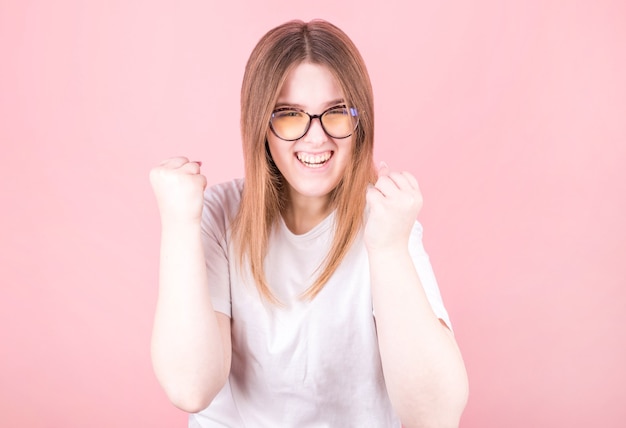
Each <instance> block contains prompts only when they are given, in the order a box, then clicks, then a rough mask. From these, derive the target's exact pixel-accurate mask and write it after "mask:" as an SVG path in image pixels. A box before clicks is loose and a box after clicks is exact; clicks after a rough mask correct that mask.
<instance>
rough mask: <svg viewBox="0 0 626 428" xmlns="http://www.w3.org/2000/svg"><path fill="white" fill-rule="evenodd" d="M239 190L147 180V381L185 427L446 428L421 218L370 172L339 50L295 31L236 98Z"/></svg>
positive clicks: (385, 171) (446, 372)
mask: <svg viewBox="0 0 626 428" xmlns="http://www.w3.org/2000/svg"><path fill="white" fill-rule="evenodd" d="M241 127H242V138H243V149H244V160H245V181H244V180H233V181H231V182H227V183H223V184H218V185H214V186H211V187H209V188H208V189H206V190H205V187H206V179H205V178H204V176H203V175H201V171H200V166H201V165H200V162H190V161H189V160H188V159H186V158H183V157H178V158H173V159H169V160H167V161H165V162H163V163H162V164H161V165H159V166H158V167H156V168H154V169H153V170H152V171H151V182H152V186H153V189H154V192H155V195H156V198H157V202H158V206H159V211H160V214H161V220H162V236H161V262H160V284H159V298H158V304H157V309H156V317H155V322H154V332H153V338H152V356H153V364H154V369H155V372H156V375H157V377H158V379H159V381H160V383H161V385H162V386H163V388H164V389H165V391H166V393H167V395H168V397H169V398H170V399H171V401H172V402H173V403H174V404H175V405H176V406H178V407H179V408H181V409H183V410H185V411H187V412H189V413H191V415H190V417H189V426H190V427H255V428H256V427H271V428H276V427H348V426H355V427H399V426H400V425H401V424H404V426H405V427H453V426H457V425H458V423H459V418H460V415H461V413H462V411H463V408H464V406H465V402H466V399H467V379H466V373H465V368H464V365H463V361H462V358H461V354H460V352H459V350H458V348H457V345H456V343H455V340H454V337H453V335H452V333H451V331H450V329H449V326H450V322H449V319H448V315H447V313H446V310H445V308H444V306H443V304H442V301H441V297H440V294H439V290H438V288H437V283H436V280H435V277H434V275H433V272H432V269H431V267H430V263H429V261H428V256H427V255H426V253H425V252H424V248H423V246H422V242H421V236H422V228H421V226H420V225H419V223H417V222H416V217H417V214H418V212H419V210H420V208H421V205H422V197H421V193H420V190H419V187H418V183H417V181H416V180H415V178H414V177H413V176H412V175H411V174H409V173H407V172H391V171H390V170H389V168H388V167H387V166H386V165H384V164H381V165H380V166H379V167H378V168H374V166H373V159H372V153H373V135H374V108H373V101H372V89H371V85H370V81H369V77H368V75H367V71H366V68H365V65H364V63H363V60H362V58H361V56H360V55H359V53H358V51H357V49H356V47H355V46H354V45H353V43H352V42H351V41H350V39H349V38H348V37H347V36H346V35H345V34H344V33H343V32H342V31H341V30H339V29H338V28H337V27H335V26H333V25H332V24H330V23H327V22H325V21H320V20H316V21H311V22H308V23H304V22H300V21H293V22H288V23H286V24H284V25H281V26H279V27H277V28H275V29H273V30H271V31H269V32H268V33H267V34H266V35H265V36H264V37H263V38H262V39H261V40H260V41H259V43H258V45H257V46H256V47H255V49H254V50H253V52H252V54H251V56H250V59H249V61H248V64H247V66H246V71H245V76H244V81H243V86H242V90H241Z"/></svg>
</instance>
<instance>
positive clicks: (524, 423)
mask: <svg viewBox="0 0 626 428" xmlns="http://www.w3.org/2000/svg"><path fill="white" fill-rule="evenodd" d="M175 3H176V6H175ZM315 17H322V18H326V19H328V20H330V21H332V22H334V23H336V24H337V25H339V26H340V27H341V28H343V29H344V30H345V31H346V32H347V33H348V34H349V35H350V36H351V37H352V38H353V40H354V41H355V42H356V44H357V45H358V46H359V48H360V49H361V52H362V54H363V56H364V57H365V60H366V62H367V63H368V65H369V70H370V73H371V77H372V80H373V84H374V88H375V95H376V112H377V131H376V132H377V135H376V137H377V138H376V142H377V148H376V155H377V159H379V160H385V161H386V162H387V163H388V164H390V165H391V166H392V167H393V168H395V169H407V170H410V171H412V172H414V173H415V174H416V175H417V176H418V178H419V180H420V182H421V185H422V188H423V192H424V196H425V201H426V204H425V208H424V210H423V211H422V214H421V216H420V218H421V221H422V222H423V224H424V226H425V229H426V235H425V244H426V246H427V249H428V251H429V253H430V255H431V259H432V262H433V265H434V267H435V271H436V273H437V275H438V278H439V282H440V287H441V289H442V293H443V296H444V299H445V302H446V304H447V307H448V309H449V311H450V313H451V315H452V320H453V323H454V326H455V331H456V335H457V339H458V341H459V344H460V346H461V347H462V350H463V353H464V356H465V361H466V364H467V369H468V372H469V377H470V383H471V393H470V401H469V404H468V407H467V410H466V412H465V414H464V417H463V420H462V424H461V426H462V427H465V428H484V427H497V428H499V427H508V428H528V427H592V426H593V427H623V426H624V424H625V422H624V421H625V420H626V410H625V409H626V407H624V402H625V401H626V364H625V363H626V330H625V328H624V325H625V324H626V291H625V288H626V257H625V256H626V221H625V216H626V172H625V171H626V168H625V167H624V164H625V163H626V77H625V76H626V24H625V23H626V4H625V3H624V2H623V1H608V0H600V1H599V0H595V1H594V0H588V1H578V2H568V1H556V0H552V1H550V0H548V1H539V0H532V1H512V0H509V1H495V0H493V1H490V0H477V1H473V2H457V3H454V4H451V3H450V2H411V1H406V2H404V3H398V4H396V3H394V2H393V1H383V2H371V4H366V3H364V2H363V1H352V0H345V1H336V0H333V1H324V0H322V1H315V2H285V1H271V2H261V1H258V2H257V1H254V2H253V1H250V2H249V4H246V5H245V6H244V5H242V4H237V2H223V1H221V2H211V1H193V2H192V1H189V2H166V1H162V0H160V1H134V2H128V1H121V0H116V1H93V2H88V1H82V2H81V1H78V0H65V1H58V2H46V1H35V0H31V1H7V0H4V1H0V55H1V56H0V60H1V61H2V63H1V66H0V143H1V147H2V155H1V157H0V186H1V187H0V201H1V203H2V210H1V212H0V216H1V219H0V220H1V222H0V239H1V247H0V281H1V288H0V344H1V345H0V346H1V347H2V348H1V349H2V351H1V352H0V376H1V378H0V385H1V386H0V426H3V427H16V426H21V427H79V426H81V427H82V426H89V427H122V428H123V427H152V426H162V427H175V426H178V427H182V426H185V423H186V422H185V421H186V416H185V414H183V413H182V412H180V411H178V410H177V409H175V408H173V407H172V406H171V405H170V404H169V402H168V401H167V400H166V398H165V396H164V394H163V392H162V391H161V390H160V388H159V386H158V384H157V382H156V380H155V378H154V376H153V373H152V369H151V364H150V358H149V338H150V331H151V323H152V315H153V309H154V304H155V299H156V284H157V257H158V242H159V218H158V213H157V210H156V204H155V202H154V199H153V196H152V193H151V189H150V186H149V182H148V171H149V169H150V168H151V167H152V166H153V165H155V164H156V163H158V162H159V161H161V160H162V159H163V158H165V157H169V156H173V155H179V154H182V155H187V156H189V157H191V158H193V159H197V160H202V161H203V162H204V166H203V169H204V173H205V174H206V175H207V177H208V181H209V182H210V183H215V182H219V181H223V180H227V179H229V178H232V177H237V176H241V174H242V161H241V150H240V142H239V129H238V121H239V111H238V103H239V87H240V82H241V78H242V76H243V67H244V64H245V61H246V59H247V57H248V55H249V53H250V51H251V49H252V47H253V46H254V44H255V43H256V42H257V40H258V39H259V38H260V37H261V35H262V34H263V33H264V32H265V31H267V30H268V29H270V28H271V27H273V26H275V25H277V24H280V23H282V22H284V21H286V20H288V19H291V18H302V19H305V20H308V19H311V18H315Z"/></svg>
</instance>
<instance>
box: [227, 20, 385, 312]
mask: <svg viewBox="0 0 626 428" xmlns="http://www.w3.org/2000/svg"><path fill="white" fill-rule="evenodd" d="M303 62H310V63H313V64H318V65H322V66H325V67H327V68H328V69H329V70H330V71H331V73H332V74H333V75H334V77H335V78H336V79H337V81H338V82H339V85H340V87H341V89H342V92H343V95H344V98H345V101H346V103H347V104H348V105H350V106H354V107H356V108H357V110H358V112H359V124H358V126H357V129H356V131H355V133H354V134H353V136H352V138H354V144H353V153H352V159H351V162H350V163H349V164H348V166H347V168H346V170H345V173H344V176H343V178H342V179H341V181H340V183H339V184H338V186H337V187H336V188H335V189H334V190H333V191H332V193H331V204H332V206H333V207H334V209H335V212H336V214H335V215H336V222H335V233H334V238H333V241H332V244H331V248H330V251H329V252H328V254H327V256H326V258H325V259H324V261H323V262H322V265H321V266H320V267H319V269H318V272H320V273H319V276H318V277H317V278H316V279H315V281H314V282H313V284H312V285H311V286H310V287H309V288H308V289H307V290H306V291H305V293H304V294H303V296H302V297H303V298H308V299H313V298H314V297H315V296H316V295H317V294H318V293H319V292H320V290H322V288H323V287H324V285H325V284H326V283H327V282H328V280H329V279H330V277H331V276H332V274H333V273H334V271H335V270H336V269H337V267H338V266H339V264H340V263H341V261H342V260H343V258H344V256H345V255H346V253H347V252H348V250H349V248H350V246H351V244H352V243H353V241H354V239H355V237H356V236H357V234H358V233H359V230H360V229H361V227H362V226H363V212H364V208H365V192H366V189H367V185H368V183H371V182H373V181H374V180H375V177H376V174H375V171H374V168H373V138H374V102H373V95H372V86H371V83H370V79H369V75H368V73H367V70H366V68H365V63H364V62H363V59H362V57H361V55H360V54H359V51H358V50H357V48H356V46H355V45H354V44H353V43H352V41H351V40H350V39H349V38H348V36H347V35H346V34H345V33H344V32H343V31H342V30H340V29H339V28H337V27H336V26H334V25H332V24H330V23H328V22H326V21H322V20H314V21H310V22H308V23H305V22H303V21H290V22H287V23H285V24H283V25H280V26H278V27H276V28H274V29H272V30H270V31H269V32H268V33H267V34H265V36H263V37H262V38H261V40H260V41H259V42H258V44H257V45H256V47H255V48H254V50H253V51H252V54H251V55H250V58H249V59H248V63H247V65H246V69H245V74H244V78H243V84H242V87H241V134H242V143H243V156H244V165H245V183H244V188H243V194H242V200H241V206H240V208H239V212H238V214H237V217H236V218H235V220H234V222H233V237H234V242H235V246H236V247H235V248H236V249H237V253H238V255H239V262H240V265H243V263H245V262H247V263H249V266H250V270H251V274H252V277H253V279H254V281H255V283H256V286H257V288H258V291H259V293H260V294H261V295H262V296H263V297H265V298H266V299H267V300H269V301H270V302H272V303H276V304H280V302H279V301H278V300H277V299H276V297H275V296H274V295H273V294H272V291H271V290H270V287H269V285H268V284H267V281H266V278H265V271H264V269H263V261H264V259H265V255H266V254H267V250H268V240H269V236H270V233H271V230H272V228H273V227H274V225H275V224H276V222H277V220H278V219H279V218H280V217H279V216H280V213H281V209H282V208H283V207H284V204H285V200H286V193H285V184H284V182H283V180H284V179H283V177H282V174H281V173H280V171H278V169H277V168H276V166H275V165H274V163H273V161H272V159H271V156H270V154H269V150H268V147H267V139H266V137H267V132H268V127H269V119H270V115H271V113H272V111H273V109H274V107H275V103H276V100H277V98H278V94H279V92H280V90H281V88H282V85H283V83H284V81H285V79H286V77H287V75H288V73H289V71H290V70H292V69H293V68H294V67H295V66H297V65H299V64H301V63H303Z"/></svg>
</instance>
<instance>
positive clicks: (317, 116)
mask: <svg viewBox="0 0 626 428" xmlns="http://www.w3.org/2000/svg"><path fill="white" fill-rule="evenodd" d="M340 108H342V109H347V110H348V112H349V113H350V116H352V117H356V122H355V123H354V128H353V129H352V131H351V132H350V133H349V134H348V135H346V136H345V137H335V136H333V135H332V134H330V133H329V132H328V131H327V130H326V127H325V126H324V122H322V116H324V115H325V114H326V113H328V112H329V111H332V110H335V109H340ZM281 111H297V112H299V113H304V114H306V115H307V116H309V122H308V123H307V124H306V127H305V128H304V132H303V133H302V135H300V136H299V137H298V138H291V139H286V138H283V137H281V136H280V135H278V133H276V130H275V129H274V126H273V125H272V117H273V116H274V114H275V113H278V112H281ZM272 117H270V129H271V130H272V133H273V134H274V135H276V137H278V138H280V139H281V140H283V141H296V140H299V139H300V138H302V137H304V136H305V135H306V134H307V132H309V129H311V122H313V119H319V121H320V125H321V126H322V129H323V130H324V133H325V134H326V135H328V136H329V137H330V138H334V139H336V140H343V139H344V138H348V137H350V136H352V134H354V131H356V128H357V126H359V112H358V110H357V109H356V108H355V107H348V106H346V105H336V106H333V107H329V108H327V109H326V110H324V111H323V112H321V113H320V114H309V113H307V112H306V111H304V110H302V109H299V108H296V107H281V108H277V109H276V110H274V111H273V112H272Z"/></svg>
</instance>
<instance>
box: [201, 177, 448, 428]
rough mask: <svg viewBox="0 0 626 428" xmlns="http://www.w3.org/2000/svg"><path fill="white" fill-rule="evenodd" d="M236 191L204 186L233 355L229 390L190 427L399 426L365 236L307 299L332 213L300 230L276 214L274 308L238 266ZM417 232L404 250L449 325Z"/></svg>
mask: <svg viewBox="0 0 626 428" xmlns="http://www.w3.org/2000/svg"><path fill="white" fill-rule="evenodd" d="M242 188H243V180H233V181H231V182H227V183H223V184H219V185H216V186H213V187H211V188H209V189H207V191H206V192H205V203H204V209H203V214H202V228H203V245H204V253H205V258H206V265H207V270H208V274H209V286H210V291H211V298H212V301H213V307H214V308H215V310H216V311H219V312H223V313H224V314H226V315H228V316H230V317H231V333H232V348H233V353H232V366H231V372H230V376H229V379H228V382H227V383H226V386H225V387H224V388H223V389H222V391H221V392H220V393H219V394H218V395H217V397H216V398H215V399H214V400H213V402H212V403H211V404H210V405H209V406H208V407H207V408H206V409H205V410H203V411H201V412H199V413H196V414H192V415H190V416H189V427H190V428H192V427H193V428H208V427H229V428H239V427H252V428H263V427H267V428H277V427H298V428H305V427H316V428H319V427H351V426H354V427H376V428H380V427H400V426H401V424H400V421H399V419H398V417H397V416H396V415H395V413H394V411H393V409H392V407H391V403H390V401H389V397H388V395H387V391H386V388H385V383H384V379H383V373H382V367H381V361H380V355H379V351H378V342H377V338H376V326H375V322H374V316H373V311H372V297H371V291H370V278H369V265H368V257H367V251H366V249H365V246H364V244H363V237H362V234H360V235H359V236H358V237H357V239H356V241H355V242H354V244H353V245H352V247H351V249H350V251H349V252H348V253H347V255H346V257H345V258H344V260H343V261H342V263H341V264H340V266H339V267H338V269H337V270H336V271H335V273H334V274H333V276H332V277H331V279H330V280H329V281H328V283H327V284H326V285H325V287H324V288H323V289H322V291H321V292H320V293H319V294H318V295H317V297H315V299H313V300H312V301H306V300H304V301H303V300H301V299H300V298H299V296H300V295H301V293H302V292H304V291H305V290H306V289H307V288H308V287H309V286H310V285H311V284H312V281H313V280H314V279H315V277H316V272H317V271H316V269H317V268H318V267H319V266H320V264H321V263H322V260H323V258H324V256H325V255H326V253H327V251H328V249H329V248H330V245H331V241H332V236H333V222H334V220H335V215H334V213H333V214H331V215H329V216H328V217H327V218H326V219H324V220H323V221H322V222H321V223H320V224H318V225H317V226H316V227H314V228H313V229H312V230H310V231H309V232H307V233H305V234H303V235H294V234H293V233H291V231H290V230H289V229H288V228H287V227H286V226H285V224H284V222H283V221H282V219H281V220H280V221H279V223H278V226H277V227H275V228H274V230H273V233H272V234H271V237H270V240H269V252H268V255H267V257H266V260H265V274H266V277H267V281H268V284H269V286H270V288H271V290H272V292H273V293H274V294H275V296H276V297H277V298H278V299H279V300H280V301H281V302H282V303H283V304H284V306H282V307H279V306H272V305H271V304H269V303H266V302H265V301H264V300H262V299H261V297H260V295H259V293H258V292H257V289H256V286H255V285H254V283H253V282H252V281H251V280H250V275H249V272H248V271H246V270H245V269H244V270H243V271H242V272H240V271H239V270H238V269H237V266H236V265H237V263H236V262H235V260H237V257H236V254H235V253H234V251H233V248H232V245H231V242H230V230H229V225H230V223H231V221H232V219H233V218H234V217H235V215H236V213H237V210H238V208H239V203H240V199H241V190H242ZM259 215H262V214H261V213H259ZM421 237H422V228H421V226H420V225H419V223H417V222H416V223H415V226H414V227H413V231H412V234H411V238H410V253H411V255H412V257H413V261H414V263H415V266H416V269H417V272H418V274H419V277H420V280H421V282H422V285H423V287H424V289H425V291H426V295H427V296H428V299H429V301H430V304H431V306H432V308H433V310H434V312H435V314H436V315H437V316H438V317H439V318H441V319H443V320H444V321H445V322H446V324H447V325H450V321H449V319H448V314H447V313H446V310H445V308H444V306H443V303H442V301H441V296H440V293H439V289H438V287H437V282H436V280H435V276H434V274H433V271H432V268H431V266H430V262H429V260H428V256H427V254H426V253H425V251H424V247H423V245H422V239H421ZM230 261H233V262H232V263H231V262H230Z"/></svg>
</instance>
